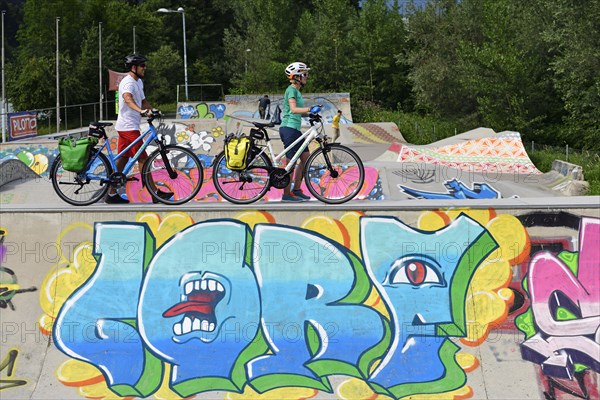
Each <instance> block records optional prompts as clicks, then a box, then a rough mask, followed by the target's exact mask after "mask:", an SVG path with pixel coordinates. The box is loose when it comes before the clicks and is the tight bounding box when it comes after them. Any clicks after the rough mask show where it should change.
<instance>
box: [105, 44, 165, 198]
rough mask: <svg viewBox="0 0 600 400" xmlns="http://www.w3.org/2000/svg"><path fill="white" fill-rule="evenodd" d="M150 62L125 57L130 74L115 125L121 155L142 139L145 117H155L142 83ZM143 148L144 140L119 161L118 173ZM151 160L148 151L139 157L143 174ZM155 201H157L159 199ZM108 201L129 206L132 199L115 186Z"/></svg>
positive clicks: (121, 90) (134, 56) (123, 85)
mask: <svg viewBox="0 0 600 400" xmlns="http://www.w3.org/2000/svg"><path fill="white" fill-rule="evenodd" d="M147 61H148V59H147V58H146V57H144V56H143V55H141V54H130V55H128V56H127V57H125V67H126V68H127V75H126V76H125V77H124V78H123V79H122V80H121V82H120V83H119V115H118V117H117V123H116V125H115V129H116V130H117V133H118V134H119V143H118V146H117V149H118V152H119V153H120V152H122V151H123V150H125V148H127V146H129V145H130V144H131V143H132V142H133V141H135V139H137V138H138V137H139V136H140V123H141V120H142V115H144V116H146V117H150V116H152V106H151V105H150V103H149V102H148V100H146V96H145V95H144V83H143V82H142V78H143V77H144V76H145V75H146V62H147ZM141 146H142V141H141V140H140V141H139V142H138V143H136V144H135V145H134V146H132V147H131V148H130V149H129V150H128V151H127V152H126V153H124V154H123V156H122V157H120V158H119V159H118V160H117V161H116V166H117V172H120V171H123V168H124V167H125V165H126V164H127V162H128V161H129V159H130V158H131V157H133V156H135V154H136V153H137V152H138V150H139V149H140V147H141ZM147 159H148V154H147V153H146V151H144V152H143V153H142V154H140V156H139V157H138V163H139V168H140V171H142V170H143V168H144V163H145V162H146V160H147ZM150 184H152V185H154V182H150ZM158 195H159V196H160V197H163V198H165V199H169V198H171V197H172V196H173V193H171V192H163V191H161V190H158ZM154 201H155V202H156V200H154ZM106 202H107V203H109V204H127V203H129V200H126V199H124V198H122V197H121V196H119V195H118V194H117V191H116V189H115V188H114V187H112V186H111V187H110V189H109V190H108V196H107V197H106Z"/></svg>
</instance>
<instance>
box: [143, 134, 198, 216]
mask: <svg viewBox="0 0 600 400" xmlns="http://www.w3.org/2000/svg"><path fill="white" fill-rule="evenodd" d="M164 151H165V154H166V163H165V159H164V158H163V155H162V154H161V153H160V151H158V150H157V151H155V152H153V153H152V154H151V155H150V156H149V157H148V160H147V161H146V163H145V164H144V171H143V173H142V181H143V183H144V185H145V186H146V188H147V189H148V191H149V192H151V195H152V197H153V198H154V199H156V200H157V201H160V202H162V203H165V204H183V203H185V202H187V201H190V200H191V199H193V198H194V197H195V196H196V194H198V192H199V191H200V187H201V186H202V182H203V179H204V177H203V175H204V172H203V167H202V164H201V163H200V160H199V159H198V157H196V155H195V154H194V153H193V152H192V151H191V150H189V149H186V148H183V147H178V146H174V145H171V146H166V147H165V149H164ZM169 193H171V195H170V196H168V194H169Z"/></svg>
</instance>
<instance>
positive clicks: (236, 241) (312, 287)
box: [0, 209, 600, 399]
mask: <svg viewBox="0 0 600 400" xmlns="http://www.w3.org/2000/svg"><path fill="white" fill-rule="evenodd" d="M40 223H43V226H44V230H43V231H40V230H37V229H32V227H34V226H39V225H40ZM0 228H1V236H0V260H1V262H2V265H1V275H0V300H1V302H0V305H1V306H2V321H1V325H2V329H1V343H2V346H1V349H2V354H0V359H1V360H2V361H1V363H0V373H1V374H2V376H1V379H0V392H1V394H2V398H5V396H6V398H40V399H43V398H64V399H66V398H84V397H87V398H111V399H113V398H154V399H175V398H199V399H201V398H207V399H250V398H252V399H267V398H268V399H283V398H285V399H307V398H319V399H321V398H323V399H329V398H332V399H333V398H339V399H399V398H406V397H410V398H499V399H500V398H508V397H510V398H544V396H546V398H556V399H567V398H598V397H599V395H598V373H599V372H600V359H599V358H600V347H599V346H600V337H599V336H598V334H599V332H600V288H599V282H600V263H599V260H600V257H599V256H600V255H599V254H598V253H599V251H600V215H599V213H598V209H594V210H579V211H577V212H542V211H531V210H523V211H518V210H515V211H514V212H512V213H507V212H500V211H499V210H498V211H497V210H493V209H483V210H477V209H459V210H428V211H422V212H383V211H382V212H375V213H371V212H370V213H365V212H360V211H339V212H316V213H310V212H303V213H298V212H295V213H290V212H272V213H269V212H266V211H242V212H225V211H223V212H219V213H217V212H212V213H201V212H191V213H185V212H168V213H154V212H139V213H115V212H112V213H99V214H92V213H87V214H86V213H74V212H71V213H64V214H62V215H59V214H54V215H46V214H21V213H11V214H2V226H1V227H0ZM507 380H509V381H510V382H507ZM507 383H509V384H507ZM49 390H51V392H49ZM49 393H52V395H49ZM509 394H510V395H509ZM57 396H58V397H57Z"/></svg>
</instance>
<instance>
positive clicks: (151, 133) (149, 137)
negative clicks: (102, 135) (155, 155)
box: [100, 125, 158, 175]
mask: <svg viewBox="0 0 600 400" xmlns="http://www.w3.org/2000/svg"><path fill="white" fill-rule="evenodd" d="M156 139H158V133H156V128H155V127H154V126H152V125H149V127H148V129H147V130H146V131H145V132H144V133H142V134H141V135H140V136H139V137H138V138H136V139H135V140H134V141H133V142H131V143H130V144H129V146H127V147H126V148H124V149H123V151H121V152H120V153H118V154H117V155H114V154H113V152H112V150H111V148H110V146H109V144H108V141H106V142H105V143H104V145H102V147H101V148H100V151H102V149H103V148H104V147H106V153H107V156H108V160H109V161H110V163H111V166H112V168H113V170H115V171H116V170H117V168H116V161H117V160H118V159H119V158H121V157H122V156H123V154H125V153H126V152H127V151H129V149H131V148H132V147H133V146H135V145H136V143H138V142H140V141H141V140H143V141H144V142H143V143H142V146H141V147H140V149H139V150H138V151H137V153H135V155H134V156H133V157H131V158H129V161H127V164H125V167H124V168H123V171H122V172H123V174H125V175H127V174H128V173H129V172H130V171H131V169H132V168H133V166H134V165H135V163H136V162H137V160H138V158H139V157H140V155H141V154H142V152H144V150H146V148H147V147H148V146H149V145H150V142H151V141H153V140H156Z"/></svg>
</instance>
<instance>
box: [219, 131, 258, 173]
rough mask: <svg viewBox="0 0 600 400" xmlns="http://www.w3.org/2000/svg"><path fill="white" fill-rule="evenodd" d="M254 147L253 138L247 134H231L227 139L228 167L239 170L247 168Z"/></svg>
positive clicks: (226, 154)
mask: <svg viewBox="0 0 600 400" xmlns="http://www.w3.org/2000/svg"><path fill="white" fill-rule="evenodd" d="M251 148H252V139H251V138H249V137H248V136H246V135H241V136H234V135H229V136H228V137H227V138H226V139H225V160H226V161H227V168H229V169H230V170H233V171H239V170H243V169H245V168H246V166H247V164H248V155H249V154H250V149H251Z"/></svg>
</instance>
